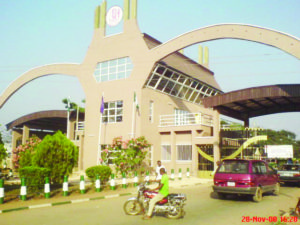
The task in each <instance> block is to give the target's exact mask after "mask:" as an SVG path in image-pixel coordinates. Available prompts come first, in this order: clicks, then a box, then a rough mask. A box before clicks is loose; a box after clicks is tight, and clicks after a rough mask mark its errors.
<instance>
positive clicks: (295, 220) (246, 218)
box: [242, 216, 300, 224]
mask: <svg viewBox="0 0 300 225" xmlns="http://www.w3.org/2000/svg"><path fill="white" fill-rule="evenodd" d="M242 222H243V223H250V222H251V223H252V222H255V223H265V222H269V223H276V222H282V223H294V224H298V222H300V219H299V220H298V217H297V216H280V217H277V216H268V217H263V216H242Z"/></svg>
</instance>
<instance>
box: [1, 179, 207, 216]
mask: <svg viewBox="0 0 300 225" xmlns="http://www.w3.org/2000/svg"><path fill="white" fill-rule="evenodd" d="M207 183H210V181H209V180H204V181H202V182H196V183H190V184H189V183H186V184H181V185H178V186H176V185H174V186H173V187H174V188H178V187H179V188H184V187H188V186H199V185H201V184H207ZM134 194H136V191H135V192H128V193H120V194H111V195H105V196H100V197H92V198H84V199H74V200H68V201H60V202H53V203H45V204H39V205H31V206H22V207H18V208H10V209H3V210H0V214H2V213H8V212H13V211H21V210H27V209H37V208H44V207H52V206H59V205H65V204H73V203H80V202H88V201H95V200H102V199H109V198H116V197H122V196H128V195H134Z"/></svg>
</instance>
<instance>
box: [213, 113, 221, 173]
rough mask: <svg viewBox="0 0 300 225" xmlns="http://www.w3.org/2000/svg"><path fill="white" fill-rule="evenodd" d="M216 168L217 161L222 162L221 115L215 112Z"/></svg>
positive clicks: (214, 143)
mask: <svg viewBox="0 0 300 225" xmlns="http://www.w3.org/2000/svg"><path fill="white" fill-rule="evenodd" d="M213 115H214V131H213V132H214V141H213V147H214V168H216V166H217V161H219V160H220V158H221V155H220V114H219V113H218V111H216V110H214V113H213Z"/></svg>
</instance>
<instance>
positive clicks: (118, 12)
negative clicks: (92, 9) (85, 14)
mask: <svg viewBox="0 0 300 225" xmlns="http://www.w3.org/2000/svg"><path fill="white" fill-rule="evenodd" d="M122 18H123V10H122V8H121V7H120V6H113V7H111V8H110V9H109V10H108V12H107V14H106V23H107V24H108V25H109V26H112V27H113V26H117V25H118V24H119V23H120V22H121V20H122Z"/></svg>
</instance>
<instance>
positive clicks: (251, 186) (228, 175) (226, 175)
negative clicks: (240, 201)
mask: <svg viewBox="0 0 300 225" xmlns="http://www.w3.org/2000/svg"><path fill="white" fill-rule="evenodd" d="M279 189H280V184H279V179H278V175H277V173H276V171H275V170H272V169H271V168H269V167H268V164H267V163H266V162H265V161H263V160H245V159H228V160H223V161H222V163H221V164H220V166H219V168H218V169H217V171H216V173H215V176H214V185H213V190H214V192H216V193H217V194H218V196H219V198H225V196H226V194H239V195H252V196H253V197H252V198H253V201H255V202H260V201H261V200H262V195H263V193H265V192H272V193H274V194H275V195H278V194H279Z"/></svg>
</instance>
